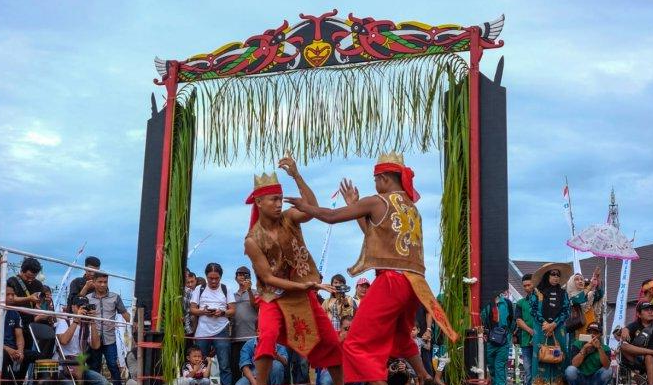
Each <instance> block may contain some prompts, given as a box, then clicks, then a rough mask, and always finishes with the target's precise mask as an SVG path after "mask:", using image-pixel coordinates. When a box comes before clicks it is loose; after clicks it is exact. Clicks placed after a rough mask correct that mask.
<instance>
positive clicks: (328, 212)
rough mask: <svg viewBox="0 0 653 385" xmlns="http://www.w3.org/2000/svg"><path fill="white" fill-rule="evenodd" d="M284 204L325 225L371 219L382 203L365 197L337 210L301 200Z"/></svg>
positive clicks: (374, 198)
mask: <svg viewBox="0 0 653 385" xmlns="http://www.w3.org/2000/svg"><path fill="white" fill-rule="evenodd" d="M285 201H286V202H288V203H290V204H292V205H294V207H295V208H296V209H297V210H299V211H301V212H304V213H306V214H308V215H310V216H312V217H315V218H317V219H319V220H321V221H322V222H326V223H340V222H347V221H350V220H352V219H358V218H365V217H368V216H369V217H371V216H372V212H373V210H374V208H375V207H376V206H377V205H378V204H379V203H382V201H381V200H379V199H378V198H377V197H373V196H372V197H365V198H363V199H361V200H359V201H358V202H356V203H354V204H352V205H351V206H345V207H341V208H337V209H334V210H332V209H327V208H324V207H317V206H311V205H309V204H308V203H307V202H306V201H305V200H303V199H302V198H286V199H285Z"/></svg>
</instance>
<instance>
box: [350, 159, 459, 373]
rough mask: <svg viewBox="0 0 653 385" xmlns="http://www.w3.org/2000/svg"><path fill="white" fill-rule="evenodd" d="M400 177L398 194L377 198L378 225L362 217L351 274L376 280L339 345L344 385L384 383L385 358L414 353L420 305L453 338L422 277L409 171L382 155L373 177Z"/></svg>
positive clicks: (419, 230)
mask: <svg viewBox="0 0 653 385" xmlns="http://www.w3.org/2000/svg"><path fill="white" fill-rule="evenodd" d="M385 172H397V173H400V174H401V182H402V187H403V189H404V191H392V192H388V193H383V194H378V195H377V197H378V199H380V200H382V201H383V203H384V204H385V206H386V212H385V215H384V216H383V218H382V219H381V220H380V221H379V222H378V223H373V222H371V221H370V220H369V218H368V225H367V230H366V232H365V238H364V241H363V247H362V250H361V254H360V257H359V259H358V261H357V262H356V264H354V266H352V267H351V268H349V269H348V272H349V274H350V275H352V276H356V275H358V274H361V273H363V272H365V271H367V270H371V269H375V270H376V273H377V277H376V279H375V280H374V282H373V283H372V285H371V286H370V288H369V290H368V291H367V294H366V295H365V300H364V301H362V302H361V304H360V307H359V308H358V311H357V313H356V317H354V320H353V323H352V325H351V328H350V330H349V333H348V334H347V338H346V339H345V342H344V344H343V353H344V357H343V368H344V375H345V382H369V381H385V380H386V379H387V376H388V372H387V367H386V364H387V361H388V358H389V357H404V358H409V357H412V356H415V355H418V354H419V352H418V348H417V344H415V341H414V340H413V339H412V338H411V336H410V332H411V329H412V327H413V326H414V323H415V314H416V312H417V308H418V306H419V303H420V302H421V303H422V304H424V306H425V307H426V308H427V309H428V311H429V313H430V314H431V315H432V316H433V318H434V320H435V321H436V322H437V323H438V325H439V326H440V327H441V328H442V330H443V332H444V333H445V334H447V336H448V337H449V338H450V339H454V340H455V339H456V338H457V335H456V333H455V332H454V331H453V329H452V328H451V325H450V324H449V322H448V321H447V318H446V315H445V314H444V311H443V310H442V308H441V307H440V305H439V304H438V302H437V301H436V299H435V297H434V295H433V293H432V292H431V289H430V288H429V286H428V284H427V283H426V280H425V279H424V270H425V268H424V249H423V241H422V218H421V216H420V214H419V212H418V210H417V207H415V204H414V202H415V201H417V199H419V194H417V192H416V191H415V190H414V189H413V185H412V178H413V175H414V174H413V172H412V170H411V169H410V168H408V167H405V166H404V165H403V157H402V156H400V155H397V154H394V153H391V154H390V155H382V156H381V158H380V159H379V163H378V164H377V165H376V167H375V170H374V174H375V175H377V174H381V173H385Z"/></svg>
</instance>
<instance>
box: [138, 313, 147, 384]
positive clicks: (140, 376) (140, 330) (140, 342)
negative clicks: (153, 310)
mask: <svg viewBox="0 0 653 385" xmlns="http://www.w3.org/2000/svg"><path fill="white" fill-rule="evenodd" d="M136 312H137V314H138V326H137V327H138V330H137V337H136V338H137V345H136V347H137V350H136V366H137V368H136V382H137V383H138V385H143V348H142V346H143V339H144V338H143V327H144V326H143V317H145V311H144V309H143V308H142V307H139V308H138V310H137V311H136Z"/></svg>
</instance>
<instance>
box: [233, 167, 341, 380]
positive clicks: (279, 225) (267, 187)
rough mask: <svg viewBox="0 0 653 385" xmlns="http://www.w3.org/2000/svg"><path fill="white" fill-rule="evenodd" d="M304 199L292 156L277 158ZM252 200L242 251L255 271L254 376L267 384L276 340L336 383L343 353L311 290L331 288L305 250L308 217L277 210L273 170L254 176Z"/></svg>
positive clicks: (309, 196) (310, 197)
mask: <svg viewBox="0 0 653 385" xmlns="http://www.w3.org/2000/svg"><path fill="white" fill-rule="evenodd" d="M279 167H280V168H283V169H284V170H285V171H286V172H287V173H288V175H290V176H291V177H292V178H293V179H294V180H295V182H296V183H297V187H298V189H299V192H300V194H301V196H302V198H304V199H305V200H306V201H307V202H310V203H311V204H313V205H317V199H316V198H315V195H314V194H313V192H312V191H311V189H310V188H309V187H308V186H307V185H306V183H305V182H304V179H303V178H302V177H301V175H300V174H299V172H298V171H297V166H296V164H295V161H294V160H293V159H292V158H290V157H286V158H283V159H281V160H280V161H279ZM246 203H247V204H251V205H253V206H252V216H251V218H250V230H249V233H248V234H247V237H246V238H245V253H246V254H247V255H248V256H249V258H250V259H251V260H252V266H253V267H254V272H255V273H256V276H257V284H258V293H259V298H258V300H257V301H258V303H259V320H261V321H262V320H264V321H265V322H259V341H258V345H257V347H256V352H255V355H254V360H255V366H256V373H257V382H258V383H259V384H266V383H267V379H268V375H269V373H270V369H271V366H272V362H273V359H274V356H275V345H276V343H277V341H278V342H279V343H281V344H282V345H287V346H289V347H290V348H292V349H294V350H295V351H297V352H298V353H300V354H301V355H303V356H305V357H307V358H308V361H309V362H310V363H311V364H312V365H313V366H316V367H322V368H328V369H329V373H330V374H331V378H333V381H334V384H335V385H342V384H343V380H342V378H343V374H342V353H341V350H340V344H339V341H338V335H337V334H336V332H335V330H334V329H333V327H332V326H331V322H330V321H329V319H328V318H327V316H326V314H325V313H324V310H322V308H321V307H320V304H319V303H318V301H317V296H316V293H315V290H318V289H323V290H327V291H333V288H332V287H331V286H329V285H323V284H321V283H320V277H319V273H318V271H317V268H316V267H315V262H314V261H313V258H312V257H311V255H310V253H309V252H308V250H307V248H306V245H305V243H304V238H303V236H302V231H301V228H300V223H303V222H307V221H308V220H310V219H311V218H312V217H311V216H310V215H307V214H305V213H302V212H300V211H298V210H297V209H294V208H291V209H289V210H286V211H281V206H282V204H283V193H282V189H281V185H280V184H279V182H278V180H277V176H276V174H274V173H272V174H271V175H269V176H268V175H266V174H265V173H264V174H263V175H262V176H260V177H257V176H255V177H254V191H253V192H252V193H251V194H250V196H249V197H248V198H247V201H246Z"/></svg>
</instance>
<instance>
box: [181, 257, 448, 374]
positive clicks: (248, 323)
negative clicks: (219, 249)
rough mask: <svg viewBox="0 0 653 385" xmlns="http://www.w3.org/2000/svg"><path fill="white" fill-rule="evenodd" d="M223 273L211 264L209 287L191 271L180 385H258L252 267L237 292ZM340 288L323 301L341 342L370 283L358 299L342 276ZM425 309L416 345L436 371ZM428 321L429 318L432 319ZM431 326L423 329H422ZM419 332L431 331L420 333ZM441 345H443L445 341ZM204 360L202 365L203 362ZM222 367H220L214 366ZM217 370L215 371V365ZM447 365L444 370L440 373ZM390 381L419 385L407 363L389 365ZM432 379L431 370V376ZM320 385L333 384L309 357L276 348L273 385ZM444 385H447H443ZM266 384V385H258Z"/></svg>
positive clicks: (241, 271)
mask: <svg viewBox="0 0 653 385" xmlns="http://www.w3.org/2000/svg"><path fill="white" fill-rule="evenodd" d="M222 274H223V269H222V267H221V266H220V265H219V264H217V263H209V264H208V265H207V266H206V269H205V271H204V278H205V282H206V284H205V285H204V286H203V285H202V284H200V279H199V278H200V277H198V276H197V274H195V273H193V272H191V271H189V270H186V277H185V282H186V287H185V289H184V290H185V291H184V297H183V298H184V303H183V308H184V328H185V333H186V337H187V344H186V346H187V348H186V349H187V354H186V362H184V364H183V367H184V368H185V369H184V371H183V373H182V377H181V378H180V379H179V381H178V382H179V383H181V384H208V383H209V382H208V379H209V377H210V376H211V375H215V372H219V378H220V383H221V384H222V385H234V384H235V385H250V384H256V368H255V365H254V351H255V348H256V344H257V322H258V319H257V318H258V317H257V314H258V304H257V299H256V298H257V292H256V289H254V288H253V287H252V274H251V271H250V269H249V268H248V267H247V266H241V267H239V268H238V269H237V270H236V276H235V277H234V279H235V283H236V284H237V285H238V286H237V287H238V290H237V291H235V292H232V291H231V290H230V289H229V287H228V286H229V284H230V283H229V284H225V283H224V282H223V279H222V278H223V277H222ZM330 283H331V285H332V286H333V287H334V288H335V292H334V293H333V294H330V295H328V297H326V298H323V297H321V296H320V294H321V293H320V294H318V298H319V301H320V303H321V305H322V308H323V309H324V311H325V313H326V314H327V316H328V318H329V320H330V321H331V324H332V325H333V327H334V329H335V330H336V331H337V332H338V336H339V338H340V341H341V342H343V341H344V340H345V338H347V334H348V332H349V328H350V325H351V322H352V321H353V319H354V318H355V317H356V312H357V309H358V307H359V306H360V305H361V303H362V302H364V298H365V294H366V293H367V289H368V288H369V287H370V282H369V281H368V280H367V279H366V278H360V279H358V281H357V282H356V285H355V287H354V289H353V292H354V296H353V297H352V296H350V295H349V294H348V293H349V292H350V291H351V287H349V286H348V285H347V280H346V279H345V277H344V276H343V275H341V274H336V275H334V276H333V277H332V278H331V280H330ZM427 314H428V313H427V312H426V311H424V310H423V309H422V311H421V312H420V313H419V314H418V320H416V324H415V327H414V328H413V330H412V333H413V337H414V339H415V343H416V344H417V346H418V347H420V348H421V349H422V350H423V351H426V352H427V353H426V354H425V355H424V357H425V360H428V367H429V368H432V363H431V359H432V355H431V346H432V344H431V342H432V341H431V340H432V339H433V340H434V341H433V342H436V341H435V338H433V337H435V336H436V334H438V333H437V332H436V331H435V330H433V328H432V327H431V325H432V324H434V323H433V322H431V320H430V318H429V317H428V316H427ZM427 318H429V319H428V320H427ZM422 324H423V325H427V324H428V328H427V327H426V326H420V325H422ZM420 328H423V329H427V330H426V332H425V333H420ZM439 343H440V344H442V341H441V339H440V340H439ZM200 356H201V364H200V361H198V359H199V358H200ZM216 363H217V365H215V364H216ZM212 364H213V366H217V370H213V371H212V370H211V369H210V368H211V366H212ZM442 368H443V364H442V365H440V369H442ZM388 373H389V381H394V383H397V381H398V380H400V379H401V378H405V381H404V382H403V383H402V384H401V385H405V384H407V383H412V384H415V385H418V378H417V376H416V375H415V373H414V371H413V370H412V368H410V365H409V364H408V363H407V362H406V361H405V360H391V361H390V362H388ZM431 374H433V373H432V371H431ZM313 381H314V382H316V383H318V384H321V385H332V384H333V381H332V380H331V376H330V375H329V372H328V371H327V370H326V369H325V368H309V366H308V362H307V361H306V359H305V358H303V357H302V356H300V355H298V354H297V353H296V352H294V351H293V350H292V349H287V348H286V347H284V346H281V345H277V348H276V353H275V357H274V361H273V365H272V370H271V372H270V378H269V380H268V384H270V385H279V384H306V383H311V382H313ZM440 384H442V382H441V383H440ZM259 385H262V384H259Z"/></svg>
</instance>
